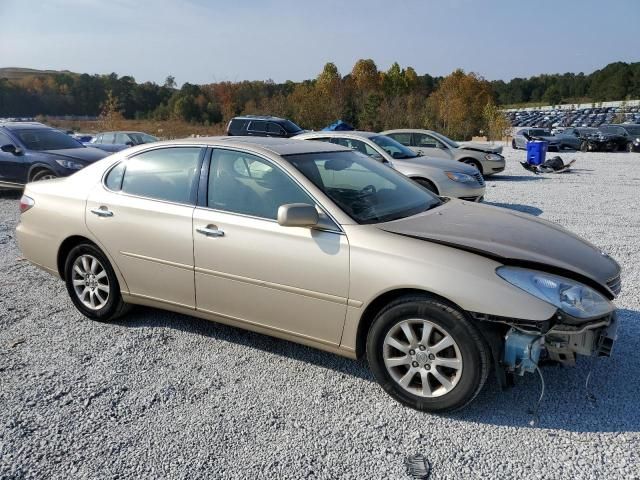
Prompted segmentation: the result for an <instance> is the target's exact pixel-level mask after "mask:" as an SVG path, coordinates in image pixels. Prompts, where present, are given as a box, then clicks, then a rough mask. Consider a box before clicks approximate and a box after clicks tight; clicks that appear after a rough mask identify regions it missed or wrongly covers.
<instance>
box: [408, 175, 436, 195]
mask: <svg viewBox="0 0 640 480" xmlns="http://www.w3.org/2000/svg"><path fill="white" fill-rule="evenodd" d="M412 180H413V181H414V182H416V183H417V184H418V185H420V186H422V187H424V188H426V189H427V190H429V191H430V192H431V193H435V194H436V195H438V188H437V187H436V186H435V185H434V184H433V183H432V182H431V181H429V180H427V179H426V178H413V179H412Z"/></svg>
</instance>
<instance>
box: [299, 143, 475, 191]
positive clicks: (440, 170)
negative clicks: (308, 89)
mask: <svg viewBox="0 0 640 480" xmlns="http://www.w3.org/2000/svg"><path fill="white" fill-rule="evenodd" d="M294 138H295V139H299V140H318V141H324V142H331V143H335V144H337V145H342V146H344V147H348V148H351V149H352V150H355V151H357V152H360V153H363V154H365V155H367V156H369V157H371V158H373V159H375V160H378V161H379V162H385V163H388V164H389V165H390V166H392V167H393V168H395V169H396V170H398V171H399V172H400V173H403V174H404V175H406V176H407V177H409V178H411V179H412V180H414V181H415V182H417V183H419V184H420V185H422V186H423V187H425V188H427V189H428V190H430V191H432V192H434V193H436V194H438V195H442V196H445V197H453V198H461V199H463V200H471V201H474V202H478V201H481V200H482V198H483V197H484V192H485V185H484V178H483V177H482V174H481V173H480V172H479V171H478V170H477V169H476V168H474V167H470V166H468V165H463V164H460V163H452V162H449V161H447V160H442V159H439V158H431V157H425V156H421V155H419V154H416V153H415V152H413V151H412V150H410V149H409V148H407V147H405V146H404V145H402V144H400V143H398V142H396V141H395V140H393V139H392V138H389V137H387V136H385V135H381V134H379V133H372V132H359V131H350V132H310V133H303V134H301V135H296V136H295V137H294Z"/></svg>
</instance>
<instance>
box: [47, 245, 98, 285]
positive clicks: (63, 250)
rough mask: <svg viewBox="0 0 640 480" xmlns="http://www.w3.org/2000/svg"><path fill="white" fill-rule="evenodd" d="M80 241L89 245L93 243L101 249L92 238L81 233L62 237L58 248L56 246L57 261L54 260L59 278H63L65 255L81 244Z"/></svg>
mask: <svg viewBox="0 0 640 480" xmlns="http://www.w3.org/2000/svg"><path fill="white" fill-rule="evenodd" d="M82 243H89V244H91V245H93V246H94V247H96V248H98V249H99V250H100V251H102V249H101V248H100V246H99V245H96V243H95V242H94V241H92V240H90V239H89V238H87V237H83V236H82V235H72V236H70V237H67V238H65V239H64V241H63V242H62V243H61V244H60V248H58V255H57V261H56V266H57V268H58V274H59V275H60V278H61V279H62V280H64V279H65V278H64V264H65V262H66V260H67V256H68V255H69V252H70V251H71V250H72V249H73V248H74V247H76V246H78V245H80V244H82Z"/></svg>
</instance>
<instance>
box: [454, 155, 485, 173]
mask: <svg viewBox="0 0 640 480" xmlns="http://www.w3.org/2000/svg"><path fill="white" fill-rule="evenodd" d="M458 161H459V162H461V163H466V164H469V163H473V164H474V165H475V166H476V168H477V169H478V171H479V172H480V173H481V174H482V175H484V168H483V167H482V162H481V161H480V160H478V159H477V158H473V157H462V158H459V159H458Z"/></svg>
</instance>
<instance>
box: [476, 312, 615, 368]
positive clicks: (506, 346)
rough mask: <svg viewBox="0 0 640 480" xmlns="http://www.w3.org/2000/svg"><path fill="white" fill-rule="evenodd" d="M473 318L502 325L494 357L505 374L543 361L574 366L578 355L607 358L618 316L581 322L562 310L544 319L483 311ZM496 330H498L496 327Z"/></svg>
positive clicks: (613, 340)
mask: <svg viewBox="0 0 640 480" xmlns="http://www.w3.org/2000/svg"><path fill="white" fill-rule="evenodd" d="M473 317H474V318H476V319H477V320H481V321H483V322H488V323H493V324H494V325H496V324H502V325H503V327H502V328H501V333H500V334H499V335H495V334H494V335H493V342H494V343H495V342H496V341H498V342H500V343H501V345H494V346H493V348H492V351H493V352H494V360H495V361H496V364H497V365H498V366H499V367H502V369H503V371H504V372H505V373H512V374H516V375H524V374H525V373H526V372H534V371H535V370H536V369H537V368H538V364H539V362H540V361H541V360H544V359H547V360H551V361H554V362H557V363H559V364H561V365H564V366H574V365H575V363H576V356H577V355H583V356H598V357H608V356H610V355H611V352H612V350H613V345H614V343H615V341H616V339H617V328H618V322H617V316H616V312H615V310H614V311H613V312H611V313H610V314H608V315H606V316H603V317H600V318H596V319H592V320H589V321H587V322H578V321H576V319H574V318H572V317H567V316H566V315H564V314H562V313H558V314H556V315H554V317H553V319H550V320H548V321H545V322H531V321H524V320H516V319H504V318H500V317H493V316H488V315H482V314H473ZM494 332H495V329H494Z"/></svg>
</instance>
